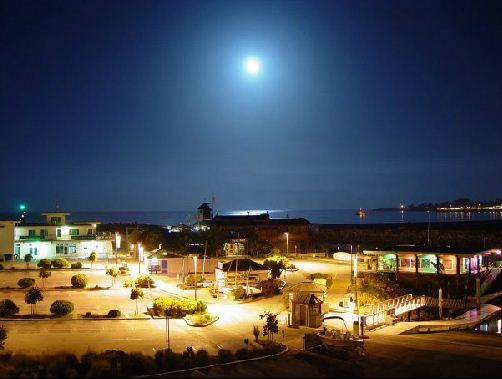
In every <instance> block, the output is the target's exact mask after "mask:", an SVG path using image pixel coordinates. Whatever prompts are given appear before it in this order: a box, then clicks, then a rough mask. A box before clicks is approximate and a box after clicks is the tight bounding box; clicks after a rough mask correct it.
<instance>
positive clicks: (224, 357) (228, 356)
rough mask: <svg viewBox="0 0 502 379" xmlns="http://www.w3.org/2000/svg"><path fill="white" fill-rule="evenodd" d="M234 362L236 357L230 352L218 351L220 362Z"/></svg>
mask: <svg viewBox="0 0 502 379" xmlns="http://www.w3.org/2000/svg"><path fill="white" fill-rule="evenodd" d="M233 360H234V355H233V354H232V352H231V351H230V350H226V349H221V350H218V362H220V363H228V362H231V361H233Z"/></svg>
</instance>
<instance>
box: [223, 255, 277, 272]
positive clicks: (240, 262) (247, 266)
mask: <svg viewBox="0 0 502 379" xmlns="http://www.w3.org/2000/svg"><path fill="white" fill-rule="evenodd" d="M236 268H237V271H249V270H251V271H265V270H268V268H266V267H265V266H264V265H262V264H260V263H257V262H255V261H253V260H251V259H248V258H244V259H234V260H233V261H230V262H227V263H225V264H223V271H232V270H233V271H235V270H236Z"/></svg>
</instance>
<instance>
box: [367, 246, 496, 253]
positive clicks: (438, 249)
mask: <svg viewBox="0 0 502 379" xmlns="http://www.w3.org/2000/svg"><path fill="white" fill-rule="evenodd" d="M490 251H491V249H479V248H465V247H463V248H459V247H453V246H420V245H418V246H417V245H397V246H387V247H376V248H366V249H363V252H364V253H370V254H393V253H403V254H406V253H409V254H460V255H473V254H484V253H489V252H490Z"/></svg>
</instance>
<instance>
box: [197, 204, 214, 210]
mask: <svg viewBox="0 0 502 379" xmlns="http://www.w3.org/2000/svg"><path fill="white" fill-rule="evenodd" d="M197 209H204V210H207V211H210V210H211V207H210V206H209V203H202V204H201V205H200V206H199V208H197Z"/></svg>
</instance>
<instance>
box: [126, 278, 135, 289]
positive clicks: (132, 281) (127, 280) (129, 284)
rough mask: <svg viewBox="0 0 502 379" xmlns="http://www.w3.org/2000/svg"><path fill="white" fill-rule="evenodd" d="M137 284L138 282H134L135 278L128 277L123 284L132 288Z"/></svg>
mask: <svg viewBox="0 0 502 379" xmlns="http://www.w3.org/2000/svg"><path fill="white" fill-rule="evenodd" d="M135 284H136V283H135V282H134V280H133V279H126V280H124V284H123V286H124V287H125V288H131V287H133V286H134V285H135Z"/></svg>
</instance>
